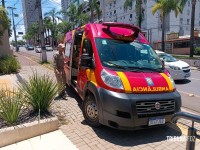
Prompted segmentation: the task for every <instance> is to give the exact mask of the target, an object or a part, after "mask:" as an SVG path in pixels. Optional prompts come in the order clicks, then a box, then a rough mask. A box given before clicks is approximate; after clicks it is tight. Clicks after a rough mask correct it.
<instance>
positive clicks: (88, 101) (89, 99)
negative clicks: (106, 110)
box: [83, 94, 100, 127]
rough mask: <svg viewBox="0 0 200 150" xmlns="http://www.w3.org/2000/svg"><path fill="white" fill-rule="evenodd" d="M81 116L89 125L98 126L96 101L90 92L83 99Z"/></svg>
mask: <svg viewBox="0 0 200 150" xmlns="http://www.w3.org/2000/svg"><path fill="white" fill-rule="evenodd" d="M83 116H84V118H85V121H86V122H87V123H88V124H89V125H90V126H92V127H98V126H100V123H99V115H98V107H97V103H96V100H95V98H94V96H93V95H91V94H90V95H88V96H86V98H85V100H84V101H83Z"/></svg>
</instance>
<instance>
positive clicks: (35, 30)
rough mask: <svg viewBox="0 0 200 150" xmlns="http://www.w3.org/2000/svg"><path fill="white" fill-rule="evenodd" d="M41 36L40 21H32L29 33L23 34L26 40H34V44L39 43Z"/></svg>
mask: <svg viewBox="0 0 200 150" xmlns="http://www.w3.org/2000/svg"><path fill="white" fill-rule="evenodd" d="M38 37H39V24H38V23H32V24H31V26H30V27H29V28H28V31H27V33H26V34H25V35H24V36H23V38H24V39H25V40H29V41H30V40H33V41H34V45H36V43H37V39H39V38H38Z"/></svg>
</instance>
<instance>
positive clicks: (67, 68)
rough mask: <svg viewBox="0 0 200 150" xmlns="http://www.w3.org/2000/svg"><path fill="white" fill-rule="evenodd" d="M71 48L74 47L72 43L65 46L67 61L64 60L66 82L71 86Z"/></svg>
mask: <svg viewBox="0 0 200 150" xmlns="http://www.w3.org/2000/svg"><path fill="white" fill-rule="evenodd" d="M71 47H72V43H71V42H67V43H66V45H65V60H64V64H65V66H64V70H65V74H66V82H67V84H68V85H70V84H71V56H70V54H71Z"/></svg>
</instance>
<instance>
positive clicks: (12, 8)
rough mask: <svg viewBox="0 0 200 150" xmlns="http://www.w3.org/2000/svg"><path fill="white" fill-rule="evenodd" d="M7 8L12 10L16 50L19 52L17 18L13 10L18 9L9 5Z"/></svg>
mask: <svg viewBox="0 0 200 150" xmlns="http://www.w3.org/2000/svg"><path fill="white" fill-rule="evenodd" d="M7 8H8V9H11V10H12V20H13V31H14V38H15V48H16V52H18V51H19V48H18V46H17V35H16V27H15V19H14V17H15V15H14V13H13V10H14V9H16V8H14V7H7Z"/></svg>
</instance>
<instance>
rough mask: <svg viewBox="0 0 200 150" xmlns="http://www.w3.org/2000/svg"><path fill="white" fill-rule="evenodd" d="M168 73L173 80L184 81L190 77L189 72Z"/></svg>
mask: <svg viewBox="0 0 200 150" xmlns="http://www.w3.org/2000/svg"><path fill="white" fill-rule="evenodd" d="M169 72H170V75H171V76H172V78H173V79H174V80H184V79H187V78H189V77H190V76H191V71H188V72H184V70H170V71H169Z"/></svg>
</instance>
